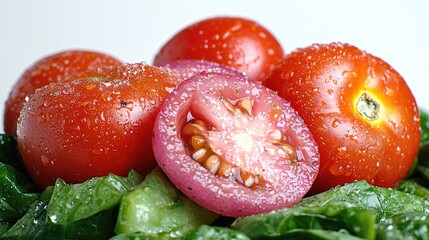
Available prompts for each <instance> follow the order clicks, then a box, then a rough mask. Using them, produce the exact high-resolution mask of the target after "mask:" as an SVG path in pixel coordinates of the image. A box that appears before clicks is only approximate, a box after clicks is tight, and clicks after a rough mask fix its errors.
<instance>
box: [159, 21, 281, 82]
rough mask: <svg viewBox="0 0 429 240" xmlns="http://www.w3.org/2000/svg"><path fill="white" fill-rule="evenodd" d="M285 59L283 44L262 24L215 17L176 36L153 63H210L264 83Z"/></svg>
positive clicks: (193, 25) (162, 49) (185, 29)
mask: <svg viewBox="0 0 429 240" xmlns="http://www.w3.org/2000/svg"><path fill="white" fill-rule="evenodd" d="M282 57H283V49H282V47H281V45H280V43H279V42H278V41H277V39H276V38H275V37H274V36H273V34H271V33H270V32H269V31H268V30H267V29H266V28H264V27H263V26H261V25H260V24H258V23H256V22H254V21H252V20H249V19H244V18H238V17H215V18H209V19H205V20H203V21H199V22H197V23H194V24H192V25H190V26H188V27H186V28H184V29H182V30H181V31H180V32H178V33H177V34H176V35H174V36H173V37H172V38H171V39H170V40H169V41H168V42H167V43H166V44H165V45H164V46H163V47H162V48H161V50H160V51H159V53H158V54H157V55H156V57H155V59H154V64H155V65H157V66H162V65H165V64H167V63H168V62H170V61H173V60H180V59H197V60H207V61H211V62H217V63H220V64H222V65H225V66H229V67H233V68H235V69H238V70H240V71H242V72H245V73H246V74H247V75H248V77H249V78H250V79H253V80H262V79H264V78H265V77H266V76H267V75H268V73H269V72H270V70H272V68H273V67H274V65H275V64H276V63H277V62H278V61H279V60H280V59H281V58H282Z"/></svg>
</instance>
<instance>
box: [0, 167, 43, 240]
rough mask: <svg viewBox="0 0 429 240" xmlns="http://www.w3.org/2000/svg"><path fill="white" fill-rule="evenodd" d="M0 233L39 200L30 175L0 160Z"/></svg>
mask: <svg viewBox="0 0 429 240" xmlns="http://www.w3.org/2000/svg"><path fill="white" fill-rule="evenodd" d="M0 176H1V177H0V226H1V227H0V235H1V234H2V233H4V232H5V231H6V230H7V229H8V228H9V227H11V226H12V225H13V224H14V223H15V222H16V221H17V220H18V219H20V218H21V217H22V216H23V215H24V214H25V212H26V211H27V209H28V208H29V207H30V205H31V204H32V203H33V202H34V201H36V200H37V198H38V195H39V194H38V193H35V186H34V185H33V184H32V183H31V182H30V180H29V178H28V176H26V175H24V174H22V173H20V172H18V171H16V170H15V169H14V168H13V167H12V166H10V165H7V164H4V163H1V162H0Z"/></svg>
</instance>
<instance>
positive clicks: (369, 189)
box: [296, 181, 429, 222]
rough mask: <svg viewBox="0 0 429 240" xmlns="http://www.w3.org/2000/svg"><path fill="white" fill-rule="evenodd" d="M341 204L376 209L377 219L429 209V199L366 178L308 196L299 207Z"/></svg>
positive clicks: (374, 210)
mask: <svg viewBox="0 0 429 240" xmlns="http://www.w3.org/2000/svg"><path fill="white" fill-rule="evenodd" d="M324 205H337V206H344V207H350V208H360V209H366V210H370V211H373V212H374V213H375V214H376V217H377V218H376V221H377V222H379V221H380V220H382V219H384V218H389V217H392V216H394V215H397V214H402V213H408V212H416V211H429V201H427V200H425V199H424V198H421V197H419V196H416V195H413V194H408V193H406V192H402V191H399V190H396V189H389V188H382V187H376V186H372V185H370V184H368V183H367V182H365V181H359V182H355V183H351V184H347V185H345V186H342V187H335V188H332V189H330V190H328V191H326V192H323V193H320V194H317V195H314V196H311V197H307V198H304V199H303V200H302V201H301V202H299V203H298V204H297V205H296V206H297V207H298V206H306V207H317V206H324Z"/></svg>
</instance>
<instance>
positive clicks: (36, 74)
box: [4, 50, 122, 135]
mask: <svg viewBox="0 0 429 240" xmlns="http://www.w3.org/2000/svg"><path fill="white" fill-rule="evenodd" d="M121 64H122V63H121V62H120V61H119V60H117V59H115V58H113V57H111V56H108V55H106V54H103V53H98V52H91V51H77V50H72V51H64V52H60V53H56V54H53V55H50V56H47V57H45V58H43V59H41V60H40V61H38V62H36V63H35V64H33V65H32V66H31V67H30V68H28V69H27V70H26V71H25V73H24V74H23V75H22V76H21V77H20V78H19V80H18V81H17V82H16V83H15V86H14V87H13V88H12V91H11V92H10V95H9V98H8V100H7V101H6V108H5V112H4V131H5V133H7V134H12V135H15V134H16V123H17V120H18V116H19V112H20V111H21V109H22V105H23V103H24V101H25V98H26V97H27V96H28V95H30V94H33V93H34V91H35V90H36V89H37V88H40V87H43V86H45V85H48V84H49V83H52V82H58V81H59V80H60V79H62V78H64V77H67V76H70V75H73V74H76V73H79V72H82V71H87V70H94V69H96V68H98V67H101V66H112V65H113V66H118V65H121Z"/></svg>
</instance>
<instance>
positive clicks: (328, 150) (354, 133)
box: [264, 43, 421, 193]
mask: <svg viewBox="0 0 429 240" xmlns="http://www.w3.org/2000/svg"><path fill="white" fill-rule="evenodd" d="M264 84H265V85H266V86H267V87H269V88H271V89H273V90H275V91H277V92H278V94H279V95H280V96H281V97H283V98H285V99H286V100H288V101H290V102H291V104H292V106H293V107H294V108H295V109H296V110H297V111H298V113H299V114H300V115H301V116H302V118H303V119H304V121H305V123H306V124H307V126H308V128H309V129H310V131H311V133H312V134H313V136H314V138H315V140H316V142H317V145H318V148H319V152H320V161H321V163H320V170H319V175H318V176H317V179H316V181H315V183H314V185H313V187H312V190H311V191H310V192H311V193H317V192H321V191H324V190H327V189H329V188H331V187H334V186H336V185H342V184H345V183H349V182H353V181H358V180H366V181H367V182H369V183H371V184H374V185H378V186H382V187H393V186H395V185H396V184H397V183H398V182H399V181H400V180H401V179H402V178H403V177H404V176H405V175H406V173H407V172H408V170H409V168H410V166H411V165H412V163H413V161H414V158H415V157H416V154H417V152H418V149H419V140H420V134H421V133H420V122H419V112H418V109H417V104H416V101H415V99H414V97H413V94H412V93H411V91H410V89H409V88H408V86H407V84H406V82H405V81H404V79H403V78H402V77H401V76H400V74H399V73H398V72H396V71H395V70H394V69H393V68H392V67H391V66H390V65H389V64H388V63H386V62H384V61H383V60H381V59H380V58H377V57H375V56H373V55H371V54H368V53H366V52H364V51H362V50H360V49H358V48H356V47H354V46H351V45H349V44H341V43H331V44H314V45H312V46H309V47H306V48H302V49H297V50H296V51H294V52H292V53H290V54H288V55H287V56H286V57H285V58H284V59H283V60H282V62H281V63H279V64H278V65H277V66H276V68H275V69H274V71H273V72H272V74H271V76H270V77H269V78H268V79H267V80H266V81H265V82H264Z"/></svg>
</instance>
